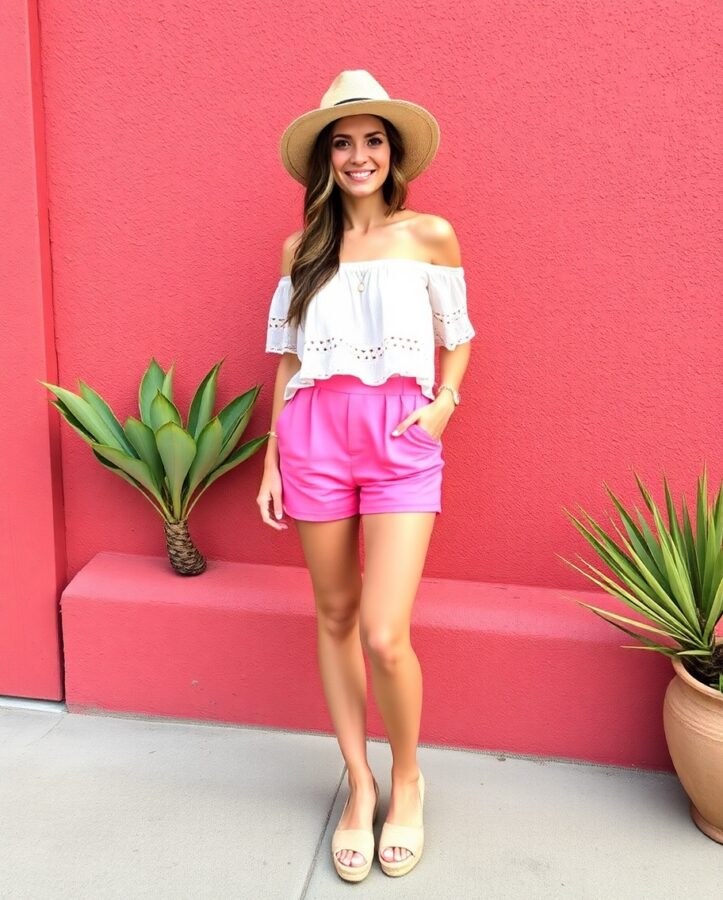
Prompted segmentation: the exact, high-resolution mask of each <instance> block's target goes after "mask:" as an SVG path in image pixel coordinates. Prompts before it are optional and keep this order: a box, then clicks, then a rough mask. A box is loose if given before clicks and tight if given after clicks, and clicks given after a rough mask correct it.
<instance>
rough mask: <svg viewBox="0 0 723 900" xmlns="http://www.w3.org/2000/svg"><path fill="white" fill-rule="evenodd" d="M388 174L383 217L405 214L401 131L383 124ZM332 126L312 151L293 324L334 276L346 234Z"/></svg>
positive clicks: (295, 265) (294, 278) (295, 268)
mask: <svg viewBox="0 0 723 900" xmlns="http://www.w3.org/2000/svg"><path fill="white" fill-rule="evenodd" d="M378 118H380V119H381V121H382V122H383V123H384V128H385V129H386V132H387V138H388V140H389V149H390V154H389V156H390V159H389V174H388V175H387V177H386V179H385V181H384V184H383V185H382V195H383V197H384V201H385V203H386V204H387V209H386V211H385V213H384V215H385V216H386V217H389V216H391V215H393V214H394V213H395V212H397V211H398V210H403V209H404V208H405V207H404V202H405V200H406V199H407V189H408V182H407V179H406V177H405V175H404V173H403V172H402V170H401V168H400V167H401V163H402V160H403V159H404V144H403V142H402V138H401V135H400V134H399V131H398V130H397V129H396V128H395V127H394V125H392V123H391V122H389V121H387V119H384V118H382V117H381V116H378ZM334 124H335V123H334V122H330V123H329V124H328V125H326V126H325V127H324V128H322V130H321V131H320V132H319V134H318V136H317V138H316V141H315V143H314V148H313V150H312V151H311V159H310V162H309V173H308V178H307V184H306V193H305V195H304V230H303V233H302V235H301V239H300V241H299V244H298V247H297V249H296V252H295V254H294V259H293V262H292V264H291V283H292V286H293V288H292V295H291V302H290V304H289V311H288V314H287V321H288V322H289V324H291V325H298V324H300V323H301V321H302V318H303V316H304V313H305V311H306V308H307V306H308V305H309V303H310V301H311V298H312V297H313V295H314V294H315V293H316V292H317V291H318V290H319V289H320V288H321V287H323V286H324V285H325V284H326V282H327V281H328V280H329V279H330V278H331V277H332V276H333V275H334V273H335V272H336V271H337V269H338V266H339V252H340V250H341V242H342V237H343V234H344V219H343V215H342V211H343V210H342V201H341V191H340V188H339V185H338V184H337V183H336V181H335V180H334V175H333V172H332V170H331V135H332V131H333V127H334Z"/></svg>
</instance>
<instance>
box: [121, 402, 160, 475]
mask: <svg viewBox="0 0 723 900" xmlns="http://www.w3.org/2000/svg"><path fill="white" fill-rule="evenodd" d="M124 431H125V434H126V437H127V438H128V440H129V442H130V443H131V444H132V445H133V448H134V449H135V452H136V454H137V456H138V457H139V458H140V459H142V460H143V462H144V463H145V464H146V465H147V466H148V468H149V469H150V472H151V474H152V476H153V479H154V481H155V482H156V485H157V486H158V490H159V491H160V490H162V487H163V476H164V474H165V472H164V470H163V462H162V460H161V457H160V454H159V453H158V447H157V446H156V436H155V434H154V433H153V429H152V428H150V427H149V426H148V425H146V424H145V422H141V420H140V419H136V418H135V417H134V416H128V418H127V419H126V422H125V426H124Z"/></svg>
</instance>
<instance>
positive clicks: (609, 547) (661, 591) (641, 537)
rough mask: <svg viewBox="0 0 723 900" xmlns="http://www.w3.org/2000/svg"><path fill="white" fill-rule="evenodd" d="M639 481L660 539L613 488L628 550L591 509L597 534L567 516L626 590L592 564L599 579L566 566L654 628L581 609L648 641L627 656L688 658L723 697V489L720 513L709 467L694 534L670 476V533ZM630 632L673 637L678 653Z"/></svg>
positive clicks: (700, 488)
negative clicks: (721, 630) (720, 636)
mask: <svg viewBox="0 0 723 900" xmlns="http://www.w3.org/2000/svg"><path fill="white" fill-rule="evenodd" d="M635 479H636V481H637V483H638V487H639V488H640V492H641V493H642V495H643V499H644V500H645V503H646V505H647V507H648V509H649V510H650V512H651V514H652V516H653V520H654V524H655V528H656V531H657V534H653V532H652V531H651V529H650V527H649V524H648V522H647V521H646V520H645V518H644V517H643V516H642V515H641V513H640V511H639V510H638V508H637V507H635V512H636V515H637V519H638V522H639V525H637V524H636V523H635V522H634V521H633V517H632V515H631V514H630V513H629V512H628V511H626V510H625V508H624V507H623V505H622V503H621V502H620V501H619V500H618V498H617V497H616V496H615V495H614V494H613V492H612V491H611V490H610V488H609V487H608V486H607V484H605V489H606V490H607V492H608V494H609V495H610V497H611V499H612V501H613V503H614V504H615V507H616V508H617V510H618V513H619V514H620V518H621V520H622V523H623V525H624V527H625V532H626V534H627V537H626V536H625V535H624V534H623V533H622V532H621V531H620V529H619V528H618V526H617V525H616V524H615V522H613V521H612V518H611V520H610V521H611V522H612V524H613V527H614V528H615V531H616V532H617V534H618V536H619V538H620V544H621V545H622V546H620V545H618V544H617V543H616V542H615V541H614V540H613V538H611V537H610V536H609V535H608V534H607V533H606V532H605V531H604V530H603V529H602V528H601V527H600V525H598V524H597V522H595V520H594V519H592V518H591V517H590V516H589V515H588V514H587V513H586V512H585V511H584V510H583V511H582V512H583V514H584V515H585V517H586V518H587V519H588V520H589V522H590V523H591V525H592V529H593V530H594V533H593V530H590V529H589V528H587V527H586V526H585V525H584V524H583V523H582V522H581V521H580V520H579V519H577V518H575V516H573V515H572V513H570V512H569V511H568V510H567V509H565V510H564V511H565V513H566V515H567V516H568V517H569V518H570V519H571V520H572V522H573V524H574V525H575V527H576V528H577V529H578V531H579V532H580V533H581V534H582V535H583V536H584V537H585V539H586V540H587V541H588V542H589V543H590V544H591V545H592V547H593V548H594V549H595V551H596V552H597V554H598V555H599V556H600V558H601V559H602V560H603V562H605V563H606V565H607V566H608V567H609V568H610V569H611V570H612V572H613V574H614V575H615V576H617V578H618V580H619V581H620V582H621V583H622V584H618V583H616V582H615V581H614V580H613V579H612V578H610V577H608V576H607V575H605V574H604V573H603V572H601V571H599V570H598V569H596V568H595V567H594V566H592V565H591V564H590V563H588V562H587V561H586V560H582V562H584V563H585V565H586V566H588V567H589V568H590V569H591V570H592V572H593V573H595V574H594V575H593V574H590V572H587V571H584V570H583V569H581V568H579V567H578V566H576V565H575V564H574V563H572V562H570V561H569V560H567V559H564V557H560V559H563V561H564V562H566V563H568V564H569V565H571V566H572V568H573V569H576V570H577V571H578V572H582V574H583V575H584V576H585V577H586V578H589V579H590V580H591V581H593V582H594V583H595V584H597V585H598V586H599V587H601V588H602V589H603V590H604V591H606V592H607V593H608V594H611V595H612V596H614V597H618V598H619V599H620V600H622V601H623V602H624V603H625V604H627V605H628V606H629V607H630V608H631V609H633V610H635V611H636V612H638V613H640V614H642V615H643V616H644V617H645V618H646V619H648V621H649V622H650V623H652V624H645V623H643V622H640V621H638V620H636V619H629V618H627V617H625V616H620V615H618V614H617V613H613V612H610V611H609V610H604V609H600V608H598V607H597V606H591V605H590V604H589V603H583V602H582V601H581V600H576V601H575V602H577V603H580V605H581V606H585V607H587V608H588V609H591V610H592V611H593V612H594V613H595V614H596V615H599V616H601V617H602V618H603V619H606V620H607V621H608V622H610V623H611V624H612V625H615V627H616V628H619V629H620V630H621V631H624V632H625V633H626V634H628V635H630V636H631V637H633V638H635V639H636V640H638V641H640V644H632V645H630V644H626V645H623V646H624V647H625V649H633V650H654V651H656V652H658V653H663V654H665V655H666V656H671V657H672V656H680V657H684V659H683V660H682V661H683V663H684V665H685V667H686V669H687V670H688V671H689V672H690V674H691V675H692V676H693V677H694V678H696V679H697V680H698V681H700V682H702V683H703V684H705V685H707V686H709V687H712V688H714V689H717V690H720V691H722V692H723V642H722V641H721V640H718V641H716V633H715V632H716V626H717V624H718V622H719V621H720V619H721V614H722V612H723V500H722V499H721V497H722V492H723V482H722V483H721V486H719V488H718V496H717V497H716V499H715V501H714V502H713V504H712V506H708V499H707V498H708V476H707V471H706V468H705V467H704V469H703V475H702V476H701V477H700V478H699V479H698V492H697V508H696V530H695V533H694V532H693V529H692V527H691V522H690V518H689V516H688V509H687V507H686V503H685V496H684V497H683V503H682V520H683V521H682V526H681V523H680V522H679V520H678V517H677V515H676V511H675V507H674V506H673V501H672V498H671V495H670V490H669V489H668V483H667V480H666V479H665V477H663V483H664V486H665V502H666V506H667V513H668V524H667V526H666V524H665V523H664V522H663V518H662V516H661V514H660V511H659V510H658V507H657V506H656V504H655V502H654V500H653V499H652V497H651V496H650V494H649V492H648V491H647V490H646V488H645V486H644V485H643V483H642V481H641V480H640V478H638V476H637V474H635ZM563 509H564V507H563ZM556 555H557V556H559V554H556ZM578 556H579V555H578ZM579 558H580V559H582V557H579ZM570 599H574V598H570ZM621 623H625V624H624V625H623V624H621ZM629 625H632V626H634V627H635V628H638V629H642V630H643V631H645V632H648V633H653V634H656V635H660V636H662V637H664V638H668V639H670V640H671V641H673V642H674V643H675V644H677V646H669V645H666V644H660V643H657V642H656V641H654V640H651V639H650V638H648V637H646V636H645V635H643V634H638V633H636V632H635V631H632V630H630V628H628V627H626V626H629Z"/></svg>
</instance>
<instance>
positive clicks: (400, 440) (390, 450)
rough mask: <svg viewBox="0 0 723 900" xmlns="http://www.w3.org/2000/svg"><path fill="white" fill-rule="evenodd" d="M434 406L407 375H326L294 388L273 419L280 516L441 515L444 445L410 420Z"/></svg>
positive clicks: (311, 518)
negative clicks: (376, 380)
mask: <svg viewBox="0 0 723 900" xmlns="http://www.w3.org/2000/svg"><path fill="white" fill-rule="evenodd" d="M431 402H432V401H431V400H430V399H429V398H428V397H425V395H424V394H423V393H422V389H421V387H420V385H419V384H418V383H417V382H416V380H415V379H414V378H412V377H408V376H403V375H392V376H391V377H390V378H388V379H387V381H385V382H384V383H383V384H378V385H369V384H365V383H364V382H363V381H361V380H360V379H359V378H357V377H356V376H354V375H332V376H331V377H330V378H327V379H320V380H317V381H316V382H315V383H314V384H313V385H311V386H310V387H307V388H299V389H298V390H297V391H296V393H295V394H294V395H293V396H292V398H291V399H290V400H289V401H288V402H287V403H286V405H285V406H284V407H283V409H282V410H281V412H280V414H279V416H278V418H277V420H276V432H277V434H278V446H279V469H280V472H281V482H282V501H283V507H284V512H285V513H287V515H289V516H292V517H293V518H294V519H302V520H308V521H314V522H326V521H330V520H332V519H344V518H347V517H348V516H354V515H357V514H364V513H379V512H436V513H440V512H441V511H442V499H441V496H442V469H443V468H444V459H443V457H442V443H441V441H438V440H437V439H436V438H435V437H433V436H432V435H431V434H430V433H429V432H428V431H425V430H424V428H422V426H421V425H418V424H417V423H416V422H414V423H413V424H412V425H410V426H409V427H408V428H407V429H406V430H405V431H404V432H403V433H402V434H400V435H398V436H397V437H395V436H394V435H393V434H392V431H393V430H394V428H396V426H397V425H398V424H399V423H400V422H401V421H402V419H405V418H406V417H407V416H408V415H409V414H410V413H412V412H414V411H415V410H416V409H419V407H421V406H425V405H426V404H428V403H431Z"/></svg>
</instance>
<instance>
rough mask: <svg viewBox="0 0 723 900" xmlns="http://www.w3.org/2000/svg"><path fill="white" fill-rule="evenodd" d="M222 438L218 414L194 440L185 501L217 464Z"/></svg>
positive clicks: (221, 427)
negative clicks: (193, 452)
mask: <svg viewBox="0 0 723 900" xmlns="http://www.w3.org/2000/svg"><path fill="white" fill-rule="evenodd" d="M222 440H223V426H222V425H221V422H220V420H219V418H218V416H214V418H213V419H211V421H210V422H207V423H206V425H205V427H204V428H203V430H202V431H201V433H200V435H199V436H198V441H197V442H196V455H195V457H194V459H193V462H192V463H191V468H190V469H189V471H188V486H187V488H186V492H185V496H186V503H188V501H189V500H190V498H191V495H192V494H193V492H194V491H195V490H196V488H197V487H198V485H199V484H200V483H201V481H202V480H203V479H204V478H205V477H206V475H208V473H209V472H211V471H212V470H213V469H214V468H215V467H216V466H217V465H218V460H219V454H220V452H221V441H222Z"/></svg>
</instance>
